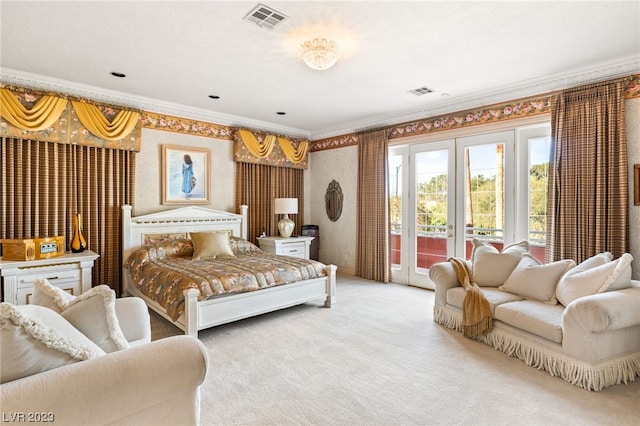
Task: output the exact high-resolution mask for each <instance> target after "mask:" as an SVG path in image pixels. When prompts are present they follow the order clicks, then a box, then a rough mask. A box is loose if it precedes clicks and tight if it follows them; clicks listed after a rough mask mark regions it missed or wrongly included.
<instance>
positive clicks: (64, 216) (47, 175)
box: [0, 138, 135, 294]
mask: <svg viewBox="0 0 640 426" xmlns="http://www.w3.org/2000/svg"><path fill="white" fill-rule="evenodd" d="M134 176H135V153H134V152H130V151H124V150H115V149H109V148H100V147H91V146H79V145H71V144H61V143H51V142H39V141H31V140H21V139H13V138H2V140H1V144H0V191H1V195H0V197H1V198H0V201H1V204H2V212H1V213H0V214H1V219H2V220H1V222H0V238H9V239H21V238H32V237H47V236H58V235H64V236H65V238H66V244H67V247H68V244H69V239H70V238H71V235H72V232H73V214H74V213H81V214H82V222H83V223H82V225H83V234H84V236H85V238H86V240H87V245H88V248H89V249H90V250H92V251H94V252H96V253H98V254H99V255H100V257H99V258H98V259H97V260H96V263H95V265H94V268H93V284H94V285H99V284H107V285H109V286H110V287H112V288H113V289H114V290H116V293H117V294H120V290H121V289H120V282H121V278H120V272H121V266H122V259H121V234H122V231H121V228H122V227H121V221H122V220H121V217H122V213H121V206H122V205H123V204H132V203H133V200H134V199H135V194H134V188H135V182H134Z"/></svg>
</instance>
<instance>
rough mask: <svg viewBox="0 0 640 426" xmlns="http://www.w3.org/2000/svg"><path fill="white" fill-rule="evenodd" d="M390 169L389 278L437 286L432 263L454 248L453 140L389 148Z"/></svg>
mask: <svg viewBox="0 0 640 426" xmlns="http://www.w3.org/2000/svg"><path fill="white" fill-rule="evenodd" d="M389 174H390V179H389V183H390V188H389V192H390V197H389V199H390V216H391V245H392V250H391V259H392V262H391V279H392V281H394V282H400V283H405V284H411V285H415V286H418V287H425V288H431V289H433V288H434V286H433V282H432V281H431V280H430V279H429V267H430V266H431V265H433V264H434V263H437V262H442V261H444V260H446V259H447V258H448V257H450V256H453V254H454V252H455V141H453V140H446V141H441V142H433V143H425V144H416V145H410V146H404V147H397V148H391V149H390V151H389ZM405 224H406V225H405Z"/></svg>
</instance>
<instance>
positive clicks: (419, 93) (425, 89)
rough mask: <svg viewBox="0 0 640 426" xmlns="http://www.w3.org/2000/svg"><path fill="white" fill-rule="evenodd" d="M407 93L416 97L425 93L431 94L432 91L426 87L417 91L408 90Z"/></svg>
mask: <svg viewBox="0 0 640 426" xmlns="http://www.w3.org/2000/svg"><path fill="white" fill-rule="evenodd" d="M408 92H409V93H411V94H413V95H416V96H422V95H426V94H427V93H433V89H430V88H428V87H427V86H422V87H418V88H417V89H413V90H409V91H408Z"/></svg>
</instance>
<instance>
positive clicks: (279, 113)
mask: <svg viewBox="0 0 640 426" xmlns="http://www.w3.org/2000/svg"><path fill="white" fill-rule="evenodd" d="M276 114H278V115H286V114H287V113H286V112H283V111H278V112H276Z"/></svg>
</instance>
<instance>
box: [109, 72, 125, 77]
mask: <svg viewBox="0 0 640 426" xmlns="http://www.w3.org/2000/svg"><path fill="white" fill-rule="evenodd" d="M111 75H112V76H114V77H118V78H125V77H126V76H127V75H126V74H124V73H121V72H117V71H113V72H112V73H111Z"/></svg>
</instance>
